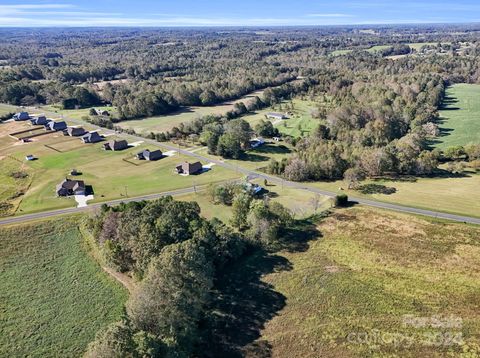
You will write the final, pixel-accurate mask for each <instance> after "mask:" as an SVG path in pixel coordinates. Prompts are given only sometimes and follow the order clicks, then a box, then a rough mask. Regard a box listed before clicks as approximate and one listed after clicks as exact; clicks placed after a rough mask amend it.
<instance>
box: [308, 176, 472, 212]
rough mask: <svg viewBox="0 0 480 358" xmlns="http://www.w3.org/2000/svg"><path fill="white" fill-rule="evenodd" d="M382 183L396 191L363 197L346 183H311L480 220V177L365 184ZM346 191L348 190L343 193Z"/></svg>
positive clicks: (319, 186)
mask: <svg viewBox="0 0 480 358" xmlns="http://www.w3.org/2000/svg"><path fill="white" fill-rule="evenodd" d="M369 183H370V184H371V183H374V184H379V185H385V186H387V187H391V188H395V189H396V192H395V193H393V194H390V195H386V194H362V193H360V192H359V191H356V190H347V184H346V183H345V182H343V181H334V182H316V183H309V184H311V185H313V186H316V187H318V188H321V189H326V190H330V191H333V192H338V193H346V194H348V195H349V196H351V197H363V198H369V199H375V200H379V201H384V202H387V203H392V204H399V205H405V206H412V207H417V208H422V209H430V210H435V211H443V212H448V213H452V214H460V215H467V216H473V217H480V191H479V190H478V188H480V174H475V173H473V172H466V173H465V176H464V177H458V178H455V177H453V178H418V179H417V180H416V181H392V180H377V181H365V182H362V184H369ZM340 188H343V189H344V190H340Z"/></svg>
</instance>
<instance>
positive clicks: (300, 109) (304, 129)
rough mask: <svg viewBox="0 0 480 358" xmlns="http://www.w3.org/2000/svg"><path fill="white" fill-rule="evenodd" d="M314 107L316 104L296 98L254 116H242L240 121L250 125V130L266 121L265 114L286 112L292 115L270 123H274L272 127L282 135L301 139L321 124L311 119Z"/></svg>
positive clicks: (319, 121)
mask: <svg viewBox="0 0 480 358" xmlns="http://www.w3.org/2000/svg"><path fill="white" fill-rule="evenodd" d="M316 105H317V103H316V102H313V101H309V100H303V99H300V98H296V99H293V100H292V101H284V102H282V103H281V104H277V105H275V106H273V107H270V108H266V109H262V110H260V111H257V112H256V113H254V114H249V115H246V116H243V117H242V119H244V120H246V121H247V122H248V123H250V126H252V128H255V125H256V124H257V123H258V122H259V121H260V120H264V121H265V120H267V118H266V114H267V113H268V112H285V111H287V110H288V112H291V113H292V114H291V115H290V116H289V118H288V119H286V120H280V121H272V123H274V126H275V127H276V128H278V130H279V131H280V133H282V134H285V135H289V136H292V137H301V136H305V135H308V134H309V133H310V132H311V131H312V130H313V129H314V128H315V127H316V126H318V125H319V124H320V123H321V120H319V119H315V118H313V117H312V115H311V113H310V112H311V111H312V110H313V109H315V107H316ZM292 106H293V108H292Z"/></svg>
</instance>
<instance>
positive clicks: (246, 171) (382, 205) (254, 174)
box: [31, 109, 480, 225]
mask: <svg viewBox="0 0 480 358" xmlns="http://www.w3.org/2000/svg"><path fill="white" fill-rule="evenodd" d="M31 111H32V113H34V112H37V113H39V112H41V111H43V109H35V110H34V109H31ZM45 114H46V115H48V116H52V117H54V118H55V117H59V115H58V113H53V112H48V111H46V112H45ZM64 118H65V120H68V122H71V123H75V124H79V125H85V122H84V121H82V120H77V119H73V118H67V117H65V116H64ZM89 125H90V126H93V127H94V128H96V129H98V130H101V131H103V132H106V133H109V132H111V133H113V131H111V130H108V129H105V128H102V127H99V126H95V125H91V124H89ZM122 135H123V136H124V137H126V138H127V139H129V140H130V141H143V142H145V143H149V144H152V145H154V146H157V147H161V148H163V149H167V150H169V151H171V150H174V151H177V152H179V153H181V154H184V155H187V156H190V157H194V158H196V159H198V160H201V161H204V162H211V163H215V164H216V165H219V166H222V167H224V168H227V169H230V170H233V171H236V172H237V173H239V174H243V175H245V176H248V177H250V178H254V177H256V178H261V179H267V180H268V181H269V182H272V183H277V184H280V185H283V186H286V187H289V188H295V189H301V190H306V191H309V192H312V193H317V194H320V195H324V196H328V197H334V196H336V195H337V193H335V192H332V191H327V190H322V189H318V188H315V187H313V186H310V185H308V184H303V183H297V182H291V181H287V180H284V179H282V178H279V177H276V176H272V175H268V174H265V173H261V172H257V171H255V170H251V169H247V168H243V167H240V166H238V165H234V164H230V163H228V162H225V161H223V160H219V159H214V158H210V157H206V156H204V155H201V154H198V153H196V152H191V151H189V150H187V149H182V148H180V147H179V146H178V147H177V146H174V145H171V144H167V143H162V142H157V141H155V140H152V139H146V138H143V137H140V136H135V135H131V134H126V133H123V134H122ZM349 199H350V200H351V201H353V202H357V203H359V204H362V205H367V206H371V207H375V208H381V209H387V210H394V211H400V212H405V213H410V214H417V215H424V216H430V217H434V218H439V219H446V220H452V221H458V222H464V223H468V224H477V225H480V218H473V217H469V216H462V215H454V214H448V213H443V212H437V211H433V210H425V209H418V208H414V207H409V206H403V205H397V204H390V203H385V202H381V201H376V200H370V199H362V198H355V197H350V198H349ZM120 201H122V200H120ZM479 211H480V210H479ZM38 215H41V213H39V214H38Z"/></svg>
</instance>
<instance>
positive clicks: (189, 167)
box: [175, 162, 203, 175]
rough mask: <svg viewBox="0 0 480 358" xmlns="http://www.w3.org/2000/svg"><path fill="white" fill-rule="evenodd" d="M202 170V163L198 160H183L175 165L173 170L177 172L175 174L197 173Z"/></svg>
mask: <svg viewBox="0 0 480 358" xmlns="http://www.w3.org/2000/svg"><path fill="white" fill-rule="evenodd" d="M202 170H203V166H202V163H200V162H195V163H189V162H184V163H182V164H179V165H177V166H176V167H175V171H176V172H177V174H183V175H192V174H197V173H199V172H201V171H202Z"/></svg>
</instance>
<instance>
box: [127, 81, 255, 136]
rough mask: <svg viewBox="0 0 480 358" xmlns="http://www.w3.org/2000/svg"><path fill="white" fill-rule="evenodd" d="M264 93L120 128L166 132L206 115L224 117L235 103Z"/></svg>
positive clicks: (144, 120)
mask: <svg viewBox="0 0 480 358" xmlns="http://www.w3.org/2000/svg"><path fill="white" fill-rule="evenodd" d="M262 93H263V90H259V91H255V92H252V93H250V94H249V95H246V96H244V97H242V98H240V99H238V100H235V101H229V102H225V103H222V104H219V105H216V106H202V107H186V108H183V109H181V110H179V111H177V112H175V113H171V114H168V115H163V116H155V117H147V118H143V119H134V120H129V121H124V122H120V123H118V126H120V127H122V128H131V129H134V130H135V131H136V132H137V133H150V132H156V133H158V132H166V131H168V130H170V129H172V128H173V127H175V126H178V125H180V123H188V122H191V121H193V120H195V119H197V118H200V117H203V116H206V115H210V114H215V115H223V114H225V113H227V112H228V111H231V110H232V109H233V106H234V105H235V103H237V102H244V103H246V102H248V101H249V100H251V98H253V97H255V96H261V95H262Z"/></svg>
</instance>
